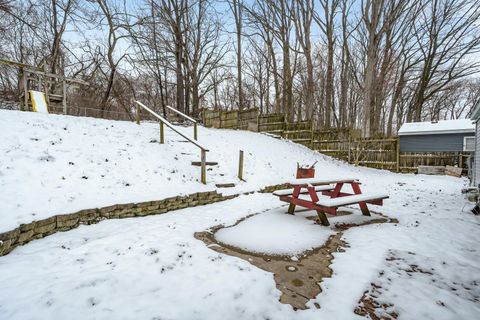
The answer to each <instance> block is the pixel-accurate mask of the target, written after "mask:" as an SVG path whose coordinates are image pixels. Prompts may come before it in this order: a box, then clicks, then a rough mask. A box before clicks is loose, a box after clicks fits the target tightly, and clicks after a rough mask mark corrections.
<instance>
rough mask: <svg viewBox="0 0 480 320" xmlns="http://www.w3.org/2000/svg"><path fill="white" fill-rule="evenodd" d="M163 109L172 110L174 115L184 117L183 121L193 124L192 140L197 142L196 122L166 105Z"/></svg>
mask: <svg viewBox="0 0 480 320" xmlns="http://www.w3.org/2000/svg"><path fill="white" fill-rule="evenodd" d="M165 107H167V108H168V109H169V110H172V111H173V112H175V113H176V114H178V115H180V116H182V117H184V118H185V119H187V120H189V121H191V122H193V139H194V140H197V120H195V119H193V118H192V117H189V116H187V115H186V114H185V113H183V112H180V111H178V110H177V109H174V108H172V107H170V106H169V105H166V106H165Z"/></svg>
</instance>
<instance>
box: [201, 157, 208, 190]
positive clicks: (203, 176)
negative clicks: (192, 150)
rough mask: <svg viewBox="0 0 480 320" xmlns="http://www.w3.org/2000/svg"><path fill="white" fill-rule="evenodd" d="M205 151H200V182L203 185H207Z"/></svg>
mask: <svg viewBox="0 0 480 320" xmlns="http://www.w3.org/2000/svg"><path fill="white" fill-rule="evenodd" d="M206 157H207V155H206V151H205V150H204V149H202V151H201V156H200V158H201V169H200V170H201V172H200V180H201V182H202V183H203V184H207V168H206V166H207V164H206Z"/></svg>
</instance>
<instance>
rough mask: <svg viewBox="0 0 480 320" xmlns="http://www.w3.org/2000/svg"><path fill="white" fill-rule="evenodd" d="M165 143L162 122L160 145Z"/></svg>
mask: <svg viewBox="0 0 480 320" xmlns="http://www.w3.org/2000/svg"><path fill="white" fill-rule="evenodd" d="M164 142H165V139H164V135H163V122H162V121H160V143H161V144H163V143H164Z"/></svg>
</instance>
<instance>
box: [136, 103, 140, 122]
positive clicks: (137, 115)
mask: <svg viewBox="0 0 480 320" xmlns="http://www.w3.org/2000/svg"><path fill="white" fill-rule="evenodd" d="M135 106H136V108H135V121H136V122H137V124H140V110H139V109H138V104H135Z"/></svg>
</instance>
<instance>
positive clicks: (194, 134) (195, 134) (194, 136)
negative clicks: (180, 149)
mask: <svg viewBox="0 0 480 320" xmlns="http://www.w3.org/2000/svg"><path fill="white" fill-rule="evenodd" d="M193 139H194V140H195V141H197V123H196V122H194V123H193Z"/></svg>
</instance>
